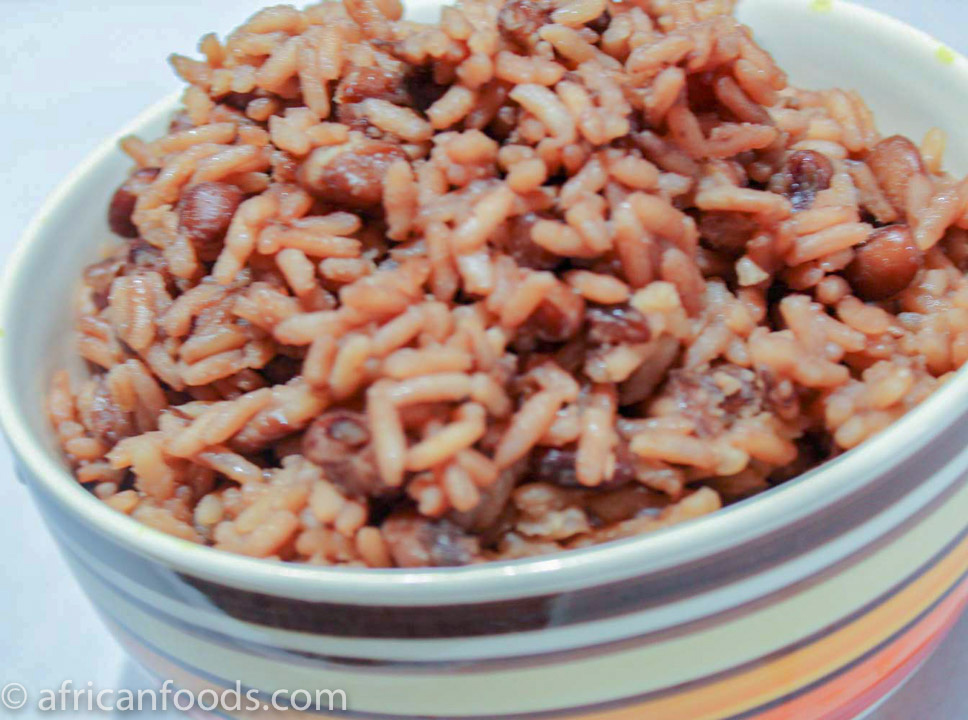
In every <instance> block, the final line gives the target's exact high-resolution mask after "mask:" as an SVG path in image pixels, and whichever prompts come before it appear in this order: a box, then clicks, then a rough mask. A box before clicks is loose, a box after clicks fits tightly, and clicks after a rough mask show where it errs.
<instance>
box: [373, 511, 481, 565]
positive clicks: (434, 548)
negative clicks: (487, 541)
mask: <svg viewBox="0 0 968 720" xmlns="http://www.w3.org/2000/svg"><path fill="white" fill-rule="evenodd" d="M381 530H382V532H383V537H384V539H385V540H386V542H387V546H388V547H389V549H390V554H391V555H392V556H393V560H394V562H395V563H396V564H397V565H398V566H400V567H427V566H430V567H456V566H460V565H469V564H470V563H472V562H474V561H475V560H476V559H478V558H479V557H480V552H481V548H480V543H479V541H478V539H477V538H476V537H473V536H470V535H467V534H465V533H464V532H463V531H462V530H461V529H460V528H459V527H458V526H457V525H454V524H453V523H451V522H450V521H448V520H427V519H425V518H422V517H420V516H418V515H416V514H415V513H408V512H403V513H398V514H396V515H392V516H391V517H389V518H387V520H386V521H385V522H384V523H383V526H382V527H381Z"/></svg>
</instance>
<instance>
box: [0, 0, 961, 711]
mask: <svg viewBox="0 0 968 720" xmlns="http://www.w3.org/2000/svg"><path fill="white" fill-rule="evenodd" d="M282 1H285V0H282ZM296 1H298V0H296ZM307 1H308V0H307ZM263 4H270V3H268V2H262V0H192V1H187V0H167V1H166V2H164V3H162V2H150V3H149V2H139V1H137V0H135V1H131V0H128V1H124V0H98V1H97V2H96V3H92V2H90V0H83V1H82V0H0V212H2V214H0V263H2V262H3V261H4V260H5V259H6V256H7V254H8V253H9V252H10V249H11V248H12V247H13V245H14V243H15V242H16V241H17V238H18V235H19V234H20V233H21V232H22V230H23V228H24V227H25V225H26V224H27V222H28V220H29V219H30V217H31V215H32V214H33V213H34V212H35V211H36V209H37V207H38V206H39V204H40V203H41V202H42V200H43V199H44V197H45V196H46V195H47V194H48V193H49V192H50V191H51V190H52V189H53V188H54V187H55V185H56V184H57V183H58V182H59V181H60V179H61V178H63V177H64V176H65V175H66V174H67V173H68V172H69V171H70V170H71V169H72V168H73V167H74V166H75V165H76V164H77V163H78V162H80V161H81V160H82V159H83V158H84V156H85V155H87V153H88V152H90V151H91V149H93V148H94V147H95V145H97V144H98V142H99V141H100V140H101V138H103V137H105V136H107V135H109V134H111V133H112V132H114V131H115V130H117V128H118V127H120V126H121V125H122V124H123V123H125V122H126V121H127V120H128V119H130V118H131V117H133V116H134V115H136V114H137V113H138V112H139V111H140V110H142V109H143V108H144V107H146V106H148V105H149V104H151V103H153V102H155V101H156V100H158V99H159V98H161V97H162V96H164V95H167V94H168V93H170V92H171V91H173V90H175V89H176V88H177V87H178V82H177V81H176V79H175V77H174V76H173V74H172V73H171V71H170V70H169V68H168V66H167V64H166V62H165V58H166V56H167V54H168V53H170V52H172V51H178V52H182V53H185V54H190V53H192V52H193V50H194V45H195V41H196V39H197V38H198V37H199V36H200V35H201V34H202V33H204V32H207V31H209V30H212V29H214V30H217V31H218V32H219V34H220V35H223V34H224V33H225V32H227V31H228V30H229V29H231V28H233V27H235V26H236V25H238V24H239V23H240V22H241V21H242V20H244V19H245V18H246V17H247V16H248V15H249V14H251V12H253V11H254V10H256V9H257V8H258V7H260V6H261V5H263ZM862 4H864V5H869V6H871V7H874V8H877V9H880V10H883V11H885V12H888V13H890V14H893V15H895V16H896V17H899V18H901V19H903V20H906V21H907V22H909V23H911V24H913V25H915V26H917V27H919V28H921V29H923V30H926V31H928V32H930V33H932V34H933V35H935V36H936V37H938V38H939V39H940V40H942V41H943V42H945V43H946V44H948V45H950V46H951V47H953V48H956V49H958V50H960V51H962V52H968V37H966V34H965V28H966V27H968V2H966V0H863V3H862ZM857 41H858V42H863V37H861V36H858V38H857ZM835 80H836V79H835V78H832V79H831V81H832V84H835ZM64 240H65V242H70V238H65V239H64ZM0 493H2V497H3V502H2V503H0V548H2V551H0V686H2V685H4V684H6V683H8V682H12V681H17V682H20V683H23V684H24V685H26V686H27V687H28V688H29V689H30V690H32V691H33V692H34V696H35V697H36V693H37V691H39V690H40V689H42V688H48V687H57V686H59V685H60V683H61V682H62V681H63V680H65V679H70V680H72V681H73V682H74V685H75V687H83V686H84V685H86V684H87V682H89V681H91V682H93V684H94V686H95V687H96V688H115V689H121V688H131V689H134V688H137V687H148V686H149V684H148V683H149V681H148V680H147V679H145V678H144V677H143V676H142V675H141V672H140V670H138V669H137V668H135V667H134V666H133V665H132V664H131V663H129V662H128V661H127V660H126V659H125V657H124V656H123V655H122V653H121V651H120V649H119V648H118V646H117V645H116V644H115V642H114V641H113V640H112V639H111V637H109V636H108V634H107V632H106V631H105V630H104V629H103V628H102V626H101V624H100V621H99V620H98V618H97V617H96V615H95V613H94V611H93V610H92V608H91V606H90V604H89V603H88V601H87V600H86V599H85V598H84V597H83V596H82V595H81V593H80V590H79V589H78V588H77V586H76V584H75V582H74V580H73V578H72V577H71V575H70V574H69V572H68V570H67V568H66V566H65V565H64V563H63V561H62V560H61V559H60V557H59V556H58V554H57V550H56V549H55V547H54V545H53V542H52V541H51V540H50V538H49V537H48V535H47V533H46V531H45V530H44V528H43V527H42V526H41V521H40V518H39V517H38V515H37V512H36V511H35V510H34V508H33V506H32V505H31V503H30V501H29V498H28V496H27V493H26V491H25V489H24V488H23V487H22V486H21V485H19V484H18V483H17V482H16V480H15V478H14V475H13V473H12V472H11V471H10V459H9V453H8V451H7V448H6V446H5V445H4V444H3V442H2V441H0ZM966 677H968V620H966V621H965V622H963V623H962V627H961V628H960V629H959V632H958V634H956V636H954V637H953V638H952V639H951V640H950V641H949V642H948V643H947V645H946V646H945V648H944V649H943V651H942V653H941V654H940V655H938V656H936V657H935V659H934V660H933V661H932V662H931V664H930V665H929V667H928V668H927V670H926V672H924V673H922V674H921V675H920V676H918V677H917V678H916V679H915V680H914V681H913V682H912V683H911V684H910V685H908V686H907V687H906V688H905V689H904V691H903V692H902V693H901V695H900V696H899V697H898V698H897V699H896V700H895V701H893V702H892V703H891V704H890V705H889V706H888V707H887V708H886V709H884V710H882V711H880V712H879V714H878V715H877V716H876V718H877V720H913V719H915V718H917V719H919V720H962V718H966V717H968V688H965V693H966V694H965V697H964V699H960V698H957V697H952V696H951V694H950V692H947V691H946V688H949V687H963V688H964V686H965V681H964V680H963V678H966ZM29 707H30V706H29V705H28V708H29ZM28 708H25V709H24V710H21V711H20V712H18V713H17V714H16V716H17V717H21V718H26V717H35V716H36V713H35V712H31V711H29V709H28ZM5 712H6V711H5V710H3V709H2V708H0V717H5V716H6V715H5V714H4V713H5ZM85 715H86V713H81V714H80V716H82V717H83V716H85ZM74 716H75V717H77V715H74ZM129 717H134V716H133V715H129ZM152 717H155V718H157V717H159V714H153V715H152ZM684 720H685V719H684Z"/></svg>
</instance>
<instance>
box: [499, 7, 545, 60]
mask: <svg viewBox="0 0 968 720" xmlns="http://www.w3.org/2000/svg"><path fill="white" fill-rule="evenodd" d="M553 9H554V5H553V4H552V3H551V2H548V0H511V2H509V3H507V4H506V5H505V6H504V7H503V8H501V12H499V13H498V15H497V27H498V30H500V32H501V35H503V36H504V38H505V39H506V40H507V41H508V42H511V43H513V44H515V45H517V46H518V47H519V48H521V49H528V48H530V47H531V46H532V45H533V44H534V42H535V39H536V34H537V32H538V30H539V29H541V26H542V25H544V24H546V23H547V22H548V17H549V16H550V15H551V11H552V10H553Z"/></svg>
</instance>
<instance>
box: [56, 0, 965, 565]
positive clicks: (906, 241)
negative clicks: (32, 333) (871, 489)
mask: <svg viewBox="0 0 968 720" xmlns="http://www.w3.org/2000/svg"><path fill="white" fill-rule="evenodd" d="M732 5H733V2H732V1H731V0H682V1H678V2H666V1H665V0H643V1H642V2H637V3H615V2H610V1H606V0H508V1H507V2H503V1H502V0H465V2H463V3H462V4H460V5H457V6H454V7H447V8H444V9H443V11H442V14H441V20H440V23H439V24H438V25H422V24H418V23H414V22H410V21H405V20H401V19H400V15H401V6H400V4H399V3H398V2H396V0H344V2H342V3H340V2H325V3H322V4H320V5H315V6H312V7H309V8H307V9H305V10H303V11H299V10H296V9H295V8H292V7H288V6H277V7H273V8H269V9H267V10H264V11H262V12H260V13H259V14H257V15H256V16H254V17H253V18H252V19H250V20H249V21H248V22H247V23H246V24H244V25H243V26H242V27H240V28H238V29H237V30H236V31H234V32H233V33H232V34H231V35H229V36H228V38H226V39H225V40H224V41H219V40H218V39H217V38H216V37H215V36H214V35H206V36H205V37H204V38H203V39H202V42H201V44H200V50H201V53H202V55H203V56H204V59H202V60H192V59H189V58H186V57H181V56H174V57H173V58H172V64H173V65H174V67H175V70H176V71H177V72H178V73H179V74H180V75H181V76H182V78H184V80H185V81H186V82H187V83H188V84H189V87H188V89H187V90H186V92H185V95H184V109H183V110H182V111H180V112H179V113H178V114H177V115H176V116H175V118H174V119H173V120H172V125H171V128H170V131H169V133H168V134H167V135H165V136H164V137H162V138H159V139H156V140H153V141H150V142H145V141H142V140H139V139H136V138H128V139H126V140H125V141H124V142H123V143H122V147H123V148H124V149H125V151H126V152H127V153H128V154H129V155H130V156H131V158H132V160H133V161H134V163H135V165H136V167H135V170H134V171H133V172H132V175H131V177H130V178H129V179H128V180H127V181H126V182H125V183H124V185H122V187H121V188H120V189H119V190H118V192H117V193H116V194H115V196H114V199H113V200H112V203H111V207H110V212H109V219H110V224H111V228H112V229H113V230H114V231H115V233H116V234H118V235H121V236H122V237H124V238H125V241H124V243H123V244H122V245H120V246H119V247H118V248H117V249H116V250H115V251H114V252H113V253H112V254H111V255H110V256H109V257H107V258H105V259H104V260H103V261H101V262H99V263H97V264H95V265H92V266H90V267H89V268H87V269H86V270H85V273H84V285H83V288H82V292H81V299H80V319H79V322H78V335H79V342H78V348H79V351H80V354H81V355H82V356H83V357H84V358H85V359H86V360H87V361H88V362H89V365H90V368H91V374H90V377H89V378H87V379H84V380H79V381H76V382H71V381H70V380H69V379H68V376H67V374H66V373H59V374H58V375H57V376H56V377H55V378H54V380H53V385H52V390H51V394H50V397H49V400H48V407H49V413H50V417H51V421H52V423H53V425H54V427H55V430H56V433H57V435H58V437H59V439H60V442H61V445H62V447H63V450H64V453H65V455H66V456H67V459H68V461H69V462H70V464H71V466H72V467H73V468H74V470H75V472H76V474H77V478H78V480H79V481H80V482H81V483H83V484H84V485H86V486H87V487H88V488H89V489H90V490H91V491H92V492H93V493H94V494H95V496H97V497H98V498H100V499H101V500H103V501H104V502H106V503H107V504H108V505H110V506H111V507H113V508H115V509H116V510H118V511H119V512H123V513H126V514H129V515H131V516H132V517H134V518H135V519H137V520H139V521H141V522H143V523H145V524H147V525H150V526H152V527H154V528H157V529H160V530H162V531H164V532H168V533H171V534H173V535H175V536H177V537H181V538H184V539H187V540H191V541H193V542H198V543H204V544H208V545H213V546H214V547H216V548H220V549H224V550H228V551H231V552H237V553H243V554H246V555H251V556H256V557H273V558H279V559H283V560H291V561H300V562H309V563H315V564H321V565H359V566H369V567H393V566H409V567H413V566H426V565H462V564H468V563H476V562H481V561H485V560H499V559H508V558H517V557H523V556H528V555H533V554H539V553H546V552H554V551H559V550H563V549H568V548H576V547H584V546H587V545H590V544H594V543H600V542H605V541H609V540H613V539H616V538H621V537H628V536H632V535H636V534H639V533H644V532H650V531H653V530H656V529H658V528H662V527H667V526H669V525H672V524H675V523H679V522H683V521H686V520H690V519H693V518H696V517H700V516H702V515H705V514H708V513H710V512H713V511H715V510H716V509H718V508H720V507H721V506H722V505H724V504H728V503H732V502H736V501H738V500H741V499H743V498H745V497H747V496H750V495H753V494H755V493H758V492H761V491H763V490H766V489H768V488H770V487H772V486H775V485H778V484H780V483H782V482H784V481H786V480H788V479H789V478H791V477H794V476H796V475H798V474H800V473H802V472H804V471H806V470H808V469H810V468H813V467H816V466H817V465H819V464H821V463H823V462H824V461H826V460H828V459H830V458H833V457H835V456H837V455H838V454H840V453H842V452H844V451H846V450H848V449H851V448H854V447H856V446H858V445H860V444H861V443H863V442H864V441H865V440H866V439H868V438H869V437H871V436H872V435H874V434H875V433H877V432H879V431H880V430H882V429H883V428H884V427H886V426H887V425H889V424H890V423H892V422H893V421H894V420H896V419H897V418H898V417H900V416H901V415H902V414H904V413H905V412H907V410H909V409H910V408H911V407H913V406H914V405H916V404H917V403H919V402H921V401H922V400H923V399H924V398H925V397H927V396H928V395H930V394H931V393H932V392H934V391H935V390H936V389H938V388H939V387H940V386H941V385H942V384H943V383H944V382H945V380H946V379H947V378H948V377H949V376H950V375H951V373H953V372H954V371H955V370H956V369H957V368H958V367H960V366H961V365H962V364H963V363H964V362H965V361H966V359H968V283H966V281H965V276H964V273H963V271H964V270H965V269H966V267H968V232H966V230H968V214H966V204H968V182H960V181H959V180H958V179H956V178H953V177H951V176H949V175H946V174H944V173H943V172H942V170H941V166H942V157H943V153H944V149H945V136H944V134H943V133H942V132H941V131H940V130H932V131H930V132H929V133H927V135H926V136H925V137H924V139H923V141H922V143H921V144H920V146H918V145H915V144H914V143H913V142H911V141H910V140H907V139H905V138H902V137H897V136H895V137H891V138H881V136H880V135H879V134H878V132H877V130H876V128H875V126H874V124H873V120H872V117H871V114H870V111H869V110H868V109H867V108H866V106H865V105H864V103H863V101H862V100H861V99H860V97H859V96H858V95H857V94H856V93H854V92H846V91H840V90H831V91H819V92H817V91H804V90H798V89H795V88H791V87H788V85H787V81H786V76H785V75H784V74H783V72H782V71H781V70H780V69H778V68H777V67H776V66H775V65H774V63H773V61H772V59H771V58H770V56H769V55H768V54H767V53H765V52H764V51H763V50H762V49H760V48H759V47H758V46H756V44H755V43H754V42H753V41H752V39H751V35H750V34H749V32H748V31H747V29H746V28H743V27H742V26H740V25H739V24H737V22H736V21H735V20H734V19H733V17H732V16H731V11H732Z"/></svg>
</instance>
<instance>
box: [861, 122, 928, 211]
mask: <svg viewBox="0 0 968 720" xmlns="http://www.w3.org/2000/svg"><path fill="white" fill-rule="evenodd" d="M867 164H868V165H869V166H870V169H871V172H873V173H874V177H875V178H877V183H878V185H880V186H881V190H883V191H884V194H885V195H886V196H887V199H888V200H890V201H891V205H893V206H894V209H895V210H897V211H898V212H899V213H901V214H902V215H903V214H904V213H905V212H906V211H907V191H908V185H910V183H911V178H913V177H915V176H917V175H923V174H924V172H925V170H924V160H922V158H921V151H920V150H918V148H917V146H916V145H915V144H914V143H912V142H911V141H910V140H908V139H907V138H906V137H903V136H901V135H894V136H892V137H889V138H887V139H885V140H881V141H880V142H879V143H878V144H877V145H876V146H875V147H874V149H873V150H871V153H870V155H869V156H868V157H867Z"/></svg>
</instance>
